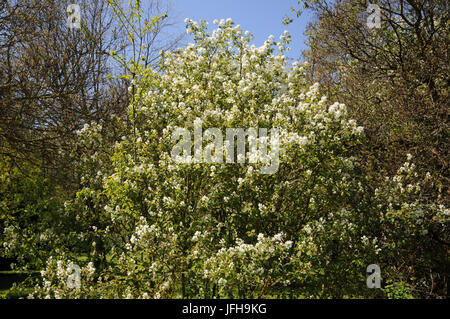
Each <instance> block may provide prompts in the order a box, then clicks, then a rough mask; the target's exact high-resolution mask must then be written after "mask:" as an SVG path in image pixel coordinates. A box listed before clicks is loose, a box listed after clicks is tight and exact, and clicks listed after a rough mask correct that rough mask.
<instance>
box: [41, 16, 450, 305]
mask: <svg viewBox="0 0 450 319" xmlns="http://www.w3.org/2000/svg"><path fill="white" fill-rule="evenodd" d="M216 24H217V25H218V27H217V29H216V30H214V31H212V32H209V31H208V30H207V23H206V22H204V21H201V22H200V23H197V22H194V21H191V20H187V31H188V32H189V33H192V34H193V36H194V40H195V43H194V44H190V45H188V46H187V47H186V48H185V49H178V50H176V51H173V52H162V53H161V55H160V59H161V60H160V63H159V64H158V65H159V68H158V69H157V70H151V69H147V70H144V71H143V74H145V76H144V77H143V78H142V80H141V81H140V82H139V83H137V89H136V95H135V98H134V99H133V101H134V105H133V106H132V107H130V112H131V113H132V112H135V113H134V114H132V115H133V116H131V117H130V118H132V119H133V121H134V122H133V123H132V124H133V127H132V129H130V130H126V129H125V128H124V129H123V132H124V134H123V137H122V138H121V140H120V141H117V142H116V143H115V144H114V146H113V151H112V152H111V151H110V150H108V148H107V147H106V145H107V144H106V143H105V142H104V141H103V140H102V136H101V135H100V134H99V133H98V132H99V131H101V129H102V128H101V127H100V126H99V125H98V124H93V125H91V126H86V128H85V129H83V132H80V134H81V139H80V141H81V142H80V143H84V144H83V145H85V146H86V145H91V148H93V149H94V150H95V151H92V152H85V153H84V155H83V157H82V158H81V160H80V171H81V172H82V174H83V176H82V188H81V189H80V191H79V192H78V193H77V196H76V198H74V199H73V200H71V201H67V202H66V207H65V212H66V214H67V215H69V216H73V225H72V232H73V234H74V236H72V240H71V243H72V245H71V246H66V247H63V248H62V249H63V250H64V252H62V251H61V252H60V255H59V256H56V255H55V256H54V257H52V258H51V259H50V260H49V261H48V265H47V268H46V269H45V270H44V271H43V280H44V283H43V285H41V286H38V287H36V289H35V293H34V295H33V296H35V297H56V298H59V297H60V298H64V297H102V298H185V297H200V298H202V297H208V298H211V297H222V298H227V297H242V298H248V297H330V296H331V297H344V296H373V295H376V294H377V292H374V291H373V290H370V289H368V288H367V287H366V286H365V277H366V273H365V267H366V266H367V265H369V264H372V263H374V262H377V263H379V264H380V265H381V267H382V269H383V271H384V269H385V270H386V272H383V276H391V278H392V280H394V281H402V280H408V278H397V277H396V276H397V275H396V274H398V272H397V273H396V272H395V269H397V270H398V269H399V268H397V267H400V266H399V265H401V264H400V263H399V262H397V260H395V259H392V257H393V256H394V255H396V254H400V255H401V256H403V257H404V256H405V254H404V253H400V252H399V251H397V250H396V249H397V248H396V247H397V246H395V245H401V247H402V249H405V251H406V254H408V252H409V251H410V250H412V249H414V245H413V241H411V240H410V238H414V240H423V238H424V237H426V236H427V230H429V228H430V227H435V226H437V227H441V228H442V227H443V228H445V227H447V226H446V225H448V217H449V216H448V209H447V208H445V207H442V206H439V205H436V204H427V203H426V201H424V200H423V198H421V197H420V194H419V193H420V187H421V185H420V184H421V182H420V180H419V182H417V183H413V182H407V183H408V184H406V186H405V184H404V182H405V181H406V180H405V178H406V177H402V176H403V175H402V174H406V173H408V174H409V173H411V172H412V169H413V165H412V164H409V163H408V164H405V166H404V167H402V168H401V169H400V171H399V175H398V176H395V177H394V178H392V179H391V178H388V179H387V180H386V181H385V182H383V183H382V184H381V185H380V187H379V188H378V189H377V190H376V191H371V190H370V189H369V188H368V187H367V184H366V181H367V179H366V177H364V176H361V171H360V170H361V169H360V166H359V162H358V158H356V157H355V155H354V154H355V148H357V147H358V145H359V144H360V143H362V142H363V128H362V127H359V126H358V125H357V124H356V122H355V121H354V120H352V119H350V118H348V116H347V114H346V107H345V105H343V104H340V103H333V104H332V103H328V102H327V99H326V97H324V96H320V94H319V88H318V85H317V84H314V85H312V86H310V85H308V84H307V82H306V80H305V74H304V69H303V67H302V66H301V65H300V64H298V63H293V64H292V65H288V63H287V61H286V57H285V56H284V55H283V52H284V51H285V50H287V49H288V47H287V45H288V43H289V41H290V38H289V35H288V34H287V33H285V34H283V35H282V36H281V37H280V41H279V42H275V41H274V39H273V37H270V38H269V39H268V40H267V41H266V42H265V43H264V45H262V46H261V47H255V46H253V45H250V44H249V43H250V41H251V39H252V36H251V35H250V34H249V33H248V32H243V31H242V30H241V29H240V27H239V26H238V25H235V24H234V22H232V21H231V20H226V21H224V20H222V21H220V22H219V21H216ZM196 119H201V121H202V125H203V127H204V128H205V129H207V128H210V127H214V128H219V129H221V130H223V131H224V130H225V129H226V128H230V127H231V128H233V127H242V128H250V127H261V128H268V129H270V128H277V129H278V130H279V142H280V146H281V149H280V156H279V169H278V171H277V173H276V174H271V175H265V174H260V168H261V166H263V165H264V164H263V163H260V162H257V163H253V162H251V161H245V162H243V163H233V164H229V163H204V162H199V163H176V162H174V161H173V159H172V158H171V155H170V154H171V149H172V147H173V141H172V139H171V137H172V133H173V131H174V130H175V129H176V128H178V127H182V128H186V129H189V130H190V131H193V127H194V123H195V121H196ZM207 142H209V141H208V140H204V141H203V143H204V145H206V144H207ZM215 151H216V152H218V151H220V150H215ZM413 177H414V174H413ZM415 177H416V178H417V176H415ZM399 236H404V237H403V238H405V240H406V241H405V243H403V242H401V243H399V242H398V241H397V240H398V238H399ZM80 254H87V255H88V261H89V262H90V263H89V264H87V265H86V266H85V267H82V268H81V277H82V278H83V279H82V281H81V288H80V289H72V290H70V289H69V288H68V287H67V285H65V284H64V282H65V279H64V278H65V277H66V276H67V273H66V272H65V271H64V269H65V268H64V267H66V265H67V264H68V263H69V262H70V260H74V258H76V256H78V255H80ZM403 257H402V258H403ZM405 258H406V257H405ZM392 260H395V261H394V264H392V263H390V262H392ZM407 264H408V263H406V265H407ZM402 271H403V269H402ZM402 273H404V272H402Z"/></svg>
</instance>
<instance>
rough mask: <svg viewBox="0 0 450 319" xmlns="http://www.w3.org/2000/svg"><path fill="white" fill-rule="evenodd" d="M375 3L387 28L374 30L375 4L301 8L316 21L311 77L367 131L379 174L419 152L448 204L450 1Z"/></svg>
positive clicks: (305, 4)
mask: <svg viewBox="0 0 450 319" xmlns="http://www.w3.org/2000/svg"><path fill="white" fill-rule="evenodd" d="M374 3H375V4H377V5H378V6H379V8H380V13H381V16H380V17H381V25H380V28H376V27H375V28H372V29H370V28H368V26H367V21H368V16H369V13H368V12H366V10H367V8H368V4H369V2H368V1H365V0H364V1H363V0H356V1H348V0H338V1H326V0H315V1H299V2H298V8H294V12H295V13H297V14H301V12H302V10H311V11H312V12H314V13H315V17H316V19H315V21H313V22H311V23H310V24H309V26H308V28H307V31H306V34H307V35H308V45H309V49H308V50H306V51H305V52H304V57H305V59H306V60H307V62H308V63H309V66H308V71H309V72H308V76H309V77H310V80H311V81H317V82H319V83H321V84H323V87H324V90H326V91H327V93H328V94H329V95H331V96H332V98H334V99H336V100H338V101H342V102H345V103H346V104H348V105H349V112H350V113H351V114H352V116H353V117H354V118H355V119H357V120H358V122H359V123H360V124H361V125H363V126H364V128H365V131H366V134H367V136H368V138H369V139H370V142H369V143H367V145H366V147H367V149H365V150H364V152H365V154H366V157H367V160H368V161H369V162H370V163H371V165H373V168H374V169H375V170H378V169H386V170H387V171H388V172H390V173H393V172H395V170H396V167H398V165H399V163H400V162H401V161H402V159H403V158H404V156H405V155H406V154H407V153H411V154H413V155H414V156H415V158H416V160H417V163H418V165H419V169H420V170H422V171H430V172H431V173H432V175H433V176H435V178H436V189H438V188H440V187H442V188H443V192H442V194H443V197H444V198H443V200H445V202H447V203H448V200H449V196H448V195H449V193H448V192H449V189H448V185H449V175H448V171H449V170H448V163H449V153H448V149H449V126H448V125H449V122H448V110H449V105H448V100H449V96H448V87H449V80H450V76H449V74H450V73H449V63H448V61H449V52H448V48H449V44H450V33H449V28H450V25H449V24H450V22H449V7H448V1H439V0H437V1H436V0H395V1H391V0H389V1H387V0H386V1H383V0H381V1H374ZM289 18H290V17H289V16H288V17H287V18H286V20H285V22H286V23H288V22H289V21H290V20H289Z"/></svg>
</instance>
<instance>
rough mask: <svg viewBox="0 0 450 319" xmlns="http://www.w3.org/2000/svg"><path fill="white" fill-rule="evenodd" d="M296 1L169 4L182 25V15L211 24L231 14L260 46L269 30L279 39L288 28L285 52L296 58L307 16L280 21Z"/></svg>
mask: <svg viewBox="0 0 450 319" xmlns="http://www.w3.org/2000/svg"><path fill="white" fill-rule="evenodd" d="M296 3H297V0H228V1H227V0H174V1H172V7H173V9H174V10H175V11H176V12H177V16H178V17H179V19H180V20H181V24H182V25H184V22H183V20H184V18H190V19H193V20H195V21H198V20H200V19H203V20H206V21H208V22H209V24H210V27H211V26H214V25H213V23H212V22H213V20H214V19H218V20H220V19H227V18H231V19H232V20H233V21H234V22H235V23H236V24H240V25H241V29H242V30H244V31H245V30H248V31H250V32H251V33H252V34H253V35H254V36H255V39H254V41H253V44H255V46H261V45H262V44H263V43H264V41H265V40H266V39H267V38H268V37H269V35H271V34H272V35H273V36H274V37H275V39H278V37H279V36H280V35H281V34H282V33H283V31H284V30H287V31H289V33H290V34H291V36H292V42H291V43H290V46H291V51H289V52H287V53H286V55H287V56H288V57H289V58H292V59H294V60H297V59H298V58H299V57H300V54H301V50H303V49H305V48H306V45H305V36H304V31H305V27H306V25H307V23H308V19H310V18H309V16H307V15H302V16H301V17H300V18H298V19H295V20H294V22H292V23H291V24H289V25H287V26H285V25H283V23H282V21H283V16H284V15H285V14H286V13H290V8H291V7H292V6H294V5H295V4H296Z"/></svg>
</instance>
